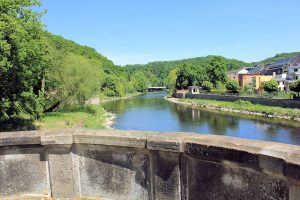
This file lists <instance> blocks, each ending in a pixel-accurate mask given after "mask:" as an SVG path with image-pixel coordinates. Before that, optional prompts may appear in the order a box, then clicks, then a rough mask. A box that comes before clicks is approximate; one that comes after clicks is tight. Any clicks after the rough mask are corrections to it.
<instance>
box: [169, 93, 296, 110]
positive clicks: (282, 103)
mask: <svg viewBox="0 0 300 200" xmlns="http://www.w3.org/2000/svg"><path fill="white" fill-rule="evenodd" d="M175 97H176V95H175ZM185 97H186V98H192V99H210V100H218V101H231V102H234V101H237V100H239V99H241V100H245V101H250V102H252V103H254V104H262V105H267V106H279V107H284V108H298V109H300V101H298V100H292V99H269V98H258V97H246V96H234V95H218V94H191V93H187V94H185ZM178 98H184V97H178Z"/></svg>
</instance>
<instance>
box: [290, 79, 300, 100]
mask: <svg viewBox="0 0 300 200" xmlns="http://www.w3.org/2000/svg"><path fill="white" fill-rule="evenodd" d="M290 90H292V91H293V92H297V93H298V98H299V93H300V80H298V81H295V82H293V83H291V85H290Z"/></svg>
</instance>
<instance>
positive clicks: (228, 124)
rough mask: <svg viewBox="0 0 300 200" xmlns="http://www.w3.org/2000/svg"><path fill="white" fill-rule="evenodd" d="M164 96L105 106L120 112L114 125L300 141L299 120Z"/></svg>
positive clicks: (152, 96) (111, 110)
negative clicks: (184, 102) (212, 107)
mask: <svg viewBox="0 0 300 200" xmlns="http://www.w3.org/2000/svg"><path fill="white" fill-rule="evenodd" d="M164 96H165V93H149V94H146V95H143V96H138V97H135V98H132V99H125V100H124V99H123V100H117V101H112V102H107V103H105V104H103V106H104V108H105V109H106V110H107V111H109V112H112V113H115V114H117V118H116V121H115V123H114V125H113V127H114V128H115V129H121V130H147V131H162V132H195V133H199V134H215V135H226V136H234V137H241V138H251V139H259V140H269V141H276V142H282V143H290V144H298V145H300V124H299V122H298V123H297V122H289V121H282V120H275V119H265V118H262V117H256V116H255V117H254V116H245V115H236V114H231V113H227V112H220V111H208V110H203V109H195V108H190V107H185V106H182V105H177V104H174V103H171V102H168V101H166V100H165V99H164V98H163V97H164Z"/></svg>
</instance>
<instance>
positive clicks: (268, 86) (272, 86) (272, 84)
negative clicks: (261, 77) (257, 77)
mask: <svg viewBox="0 0 300 200" xmlns="http://www.w3.org/2000/svg"><path fill="white" fill-rule="evenodd" d="M263 88H264V90H265V91H266V92H268V93H270V95H271V94H272V93H273V92H276V91H278V83H277V81H275V80H270V81H267V82H265V83H264V86H263Z"/></svg>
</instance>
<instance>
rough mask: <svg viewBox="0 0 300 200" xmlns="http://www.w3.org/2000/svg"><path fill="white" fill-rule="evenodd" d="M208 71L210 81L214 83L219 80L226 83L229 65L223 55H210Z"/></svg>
mask: <svg viewBox="0 0 300 200" xmlns="http://www.w3.org/2000/svg"><path fill="white" fill-rule="evenodd" d="M206 73H207V76H208V79H209V80H210V82H212V83H213V84H214V85H215V84H216V83H217V82H222V83H226V81H227V67H226V63H225V59H224V58H223V57H221V56H212V57H209V61H208V66H207V69H206Z"/></svg>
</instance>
